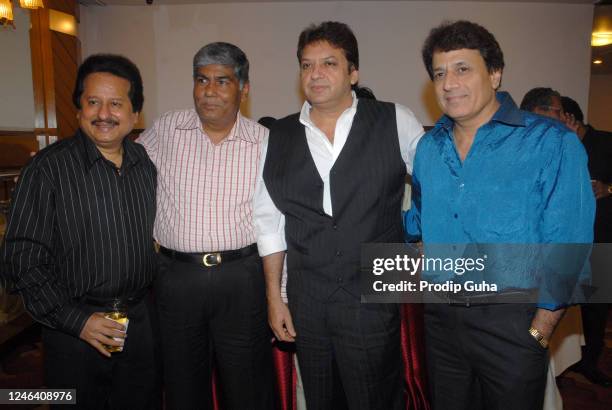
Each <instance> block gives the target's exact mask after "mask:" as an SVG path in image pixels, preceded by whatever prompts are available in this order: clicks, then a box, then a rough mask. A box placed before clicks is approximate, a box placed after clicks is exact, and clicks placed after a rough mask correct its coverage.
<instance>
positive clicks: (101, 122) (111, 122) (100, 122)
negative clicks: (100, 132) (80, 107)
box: [91, 119, 119, 126]
mask: <svg viewBox="0 0 612 410" xmlns="http://www.w3.org/2000/svg"><path fill="white" fill-rule="evenodd" d="M91 124H92V125H95V126H98V125H119V121H117V120H100V119H97V120H93V121H92V122H91Z"/></svg>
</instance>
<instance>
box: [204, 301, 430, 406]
mask: <svg viewBox="0 0 612 410" xmlns="http://www.w3.org/2000/svg"><path fill="white" fill-rule="evenodd" d="M400 332H401V343H402V360H403V361H404V379H405V381H406V395H407V397H406V410H430V408H431V407H430V405H429V400H428V394H427V383H426V375H427V368H426V367H425V346H424V338H425V331H424V327H423V305H419V304H404V305H401V329H400ZM293 354H294V353H292V352H290V351H285V350H281V349H279V347H278V346H276V345H275V346H274V347H273V349H272V357H273V360H274V369H275V371H276V380H277V394H278V395H277V397H278V399H279V403H280V408H281V410H294V409H295V408H296V395H295V385H296V380H297V374H296V371H295V366H293ZM216 384H217V382H216V375H215V374H213V399H214V405H215V410H220V408H219V405H218V399H217V397H218V394H217V393H216Z"/></svg>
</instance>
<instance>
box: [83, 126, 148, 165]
mask: <svg viewBox="0 0 612 410" xmlns="http://www.w3.org/2000/svg"><path fill="white" fill-rule="evenodd" d="M74 138H75V139H76V140H77V142H78V144H77V145H78V147H79V151H80V153H81V155H82V157H83V159H84V160H85V164H87V168H88V169H89V168H91V167H92V166H93V165H94V164H95V163H96V162H98V161H99V160H101V159H104V156H103V155H102V153H101V152H100V150H99V149H98V148H97V147H96V144H94V142H93V141H92V140H91V139H90V138H89V137H88V136H87V134H85V132H83V131H82V130H81V129H80V128H79V130H78V131H77V133H76V134H75V136H74ZM127 138H128V137H127V136H126V137H125V138H124V139H123V142H122V145H123V164H122V167H123V168H128V167H131V166H133V165H134V164H136V163H137V162H138V161H139V160H140V157H139V156H138V152H137V151H136V148H135V147H134V146H132V144H130V142H131V141H127Z"/></svg>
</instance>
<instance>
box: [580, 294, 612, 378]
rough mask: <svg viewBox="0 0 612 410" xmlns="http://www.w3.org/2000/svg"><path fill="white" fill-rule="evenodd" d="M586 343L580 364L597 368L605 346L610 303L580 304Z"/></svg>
mask: <svg viewBox="0 0 612 410" xmlns="http://www.w3.org/2000/svg"><path fill="white" fill-rule="evenodd" d="M580 310H581V312H582V327H583V329H584V340H585V345H584V346H582V359H581V360H580V362H579V363H580V366H581V367H582V368H583V369H585V370H588V369H595V368H596V367H597V362H598V361H599V357H600V356H601V352H602V351H603V347H604V338H605V334H606V324H607V322H608V304H607V303H591V304H584V305H581V306H580Z"/></svg>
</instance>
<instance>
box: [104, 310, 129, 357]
mask: <svg viewBox="0 0 612 410" xmlns="http://www.w3.org/2000/svg"><path fill="white" fill-rule="evenodd" d="M104 317H105V318H107V319H110V320H113V321H115V322H117V323H121V324H122V325H124V326H125V331H126V332H127V327H128V323H129V322H130V321H129V319H128V316H127V306H126V305H125V304H124V303H123V302H122V301H121V300H120V299H113V300H112V302H111V303H110V304H109V307H108V311H107V312H106V313H105V314H104ZM113 339H115V340H117V341H120V340H121V338H119V337H114V338H113ZM104 347H105V348H106V350H107V351H108V352H110V353H117V352H122V351H123V346H110V345H104Z"/></svg>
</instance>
